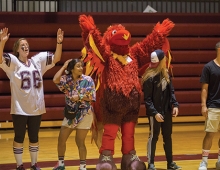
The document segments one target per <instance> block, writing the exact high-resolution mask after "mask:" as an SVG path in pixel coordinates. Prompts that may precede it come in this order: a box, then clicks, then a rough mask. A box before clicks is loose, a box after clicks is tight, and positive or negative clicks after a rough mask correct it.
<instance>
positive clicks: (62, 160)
mask: <svg viewBox="0 0 220 170" xmlns="http://www.w3.org/2000/svg"><path fill="white" fill-rule="evenodd" d="M58 165H59V166H64V156H59V157H58Z"/></svg>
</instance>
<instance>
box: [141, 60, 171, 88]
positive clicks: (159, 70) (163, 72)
mask: <svg viewBox="0 0 220 170" xmlns="http://www.w3.org/2000/svg"><path fill="white" fill-rule="evenodd" d="M164 62H166V57H164V58H163V59H162V60H161V61H160V63H159V65H158V66H157V67H156V68H150V67H148V68H147V69H146V71H145V73H144V74H143V76H142V81H141V82H142V84H144V82H145V81H146V80H148V79H149V78H152V77H154V76H156V75H158V74H160V82H159V83H158V86H159V85H160V84H161V80H162V79H163V78H165V79H166V81H167V82H168V83H170V79H169V74H168V70H167V68H164V67H163V64H164Z"/></svg>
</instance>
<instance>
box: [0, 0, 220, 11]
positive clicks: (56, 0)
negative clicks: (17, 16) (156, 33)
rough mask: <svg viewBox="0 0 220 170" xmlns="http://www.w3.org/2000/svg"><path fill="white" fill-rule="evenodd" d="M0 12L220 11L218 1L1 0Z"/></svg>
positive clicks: (219, 2) (219, 1)
mask: <svg viewBox="0 0 220 170" xmlns="http://www.w3.org/2000/svg"><path fill="white" fill-rule="evenodd" d="M147 6H148V8H147ZM0 11H2V12H14V11H17V12H144V11H145V12H146V11H147V12H154V11H156V12H159V13H220V0H133V1H132V0H0Z"/></svg>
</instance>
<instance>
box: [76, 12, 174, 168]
mask: <svg viewBox="0 0 220 170" xmlns="http://www.w3.org/2000/svg"><path fill="white" fill-rule="evenodd" d="M79 23H80V27H81V29H82V37H83V42H84V46H85V48H84V50H83V51H84V53H85V54H86V55H84V58H83V59H84V61H85V62H86V73H87V74H89V75H92V77H94V79H95V81H96V82H97V101H96V102H95V105H94V110H95V113H96V116H97V120H98V122H101V123H102V124H103V128H104V131H103V135H102V142H101V145H100V149H99V152H100V156H99V162H98V164H97V166H96V169H97V170H102V169H105V170H116V169H117V168H116V165H115V163H114V160H113V155H114V148H115V147H114V143H115V138H116V137H117V132H118V131H119V130H120V131H121V134H122V137H121V138H122V146H121V152H122V160H121V170H128V169H132V170H142V169H143V170H145V169H146V166H145V163H144V162H142V161H141V160H140V159H139V158H138V156H137V155H136V150H135V146H134V132H135V125H136V123H137V120H138V114H139V108H140V96H141V93H142V90H141V85H140V81H139V77H138V76H139V74H140V72H139V71H140V70H141V69H142V70H143V69H145V68H147V66H148V64H149V62H150V53H151V52H152V51H154V50H156V49H163V50H164V52H165V53H168V51H169V48H170V47H169V42H168V40H167V36H168V34H169V32H170V31H171V30H172V28H173V27H174V24H173V22H171V21H170V20H169V19H166V20H164V21H163V22H162V24H160V23H157V24H156V26H155V27H154V29H153V31H152V33H151V34H149V35H147V36H146V38H144V40H143V41H142V42H138V43H136V44H134V45H133V46H132V47H130V46H129V44H130V41H131V35H130V32H129V31H128V30H126V29H125V27H124V26H123V25H121V24H118V25H112V26H109V27H108V28H107V30H106V31H105V33H104V35H103V36H101V33H100V31H99V30H98V29H97V28H96V25H95V23H94V21H93V18H92V17H91V16H86V15H81V16H80V17H79Z"/></svg>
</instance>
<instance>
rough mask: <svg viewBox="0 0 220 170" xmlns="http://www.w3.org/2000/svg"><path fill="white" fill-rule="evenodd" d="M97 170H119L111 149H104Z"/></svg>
mask: <svg viewBox="0 0 220 170" xmlns="http://www.w3.org/2000/svg"><path fill="white" fill-rule="evenodd" d="M96 170H117V167H116V165H115V163H114V161H113V157H112V155H111V151H108V150H104V151H102V154H100V156H99V163H98V164H97V165H96Z"/></svg>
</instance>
